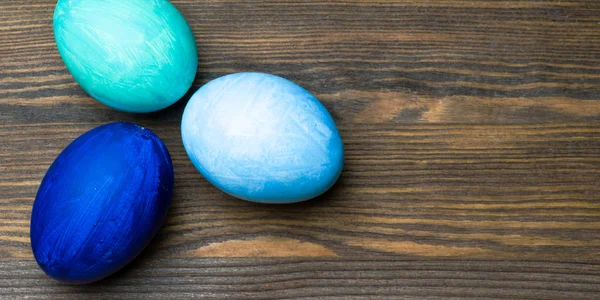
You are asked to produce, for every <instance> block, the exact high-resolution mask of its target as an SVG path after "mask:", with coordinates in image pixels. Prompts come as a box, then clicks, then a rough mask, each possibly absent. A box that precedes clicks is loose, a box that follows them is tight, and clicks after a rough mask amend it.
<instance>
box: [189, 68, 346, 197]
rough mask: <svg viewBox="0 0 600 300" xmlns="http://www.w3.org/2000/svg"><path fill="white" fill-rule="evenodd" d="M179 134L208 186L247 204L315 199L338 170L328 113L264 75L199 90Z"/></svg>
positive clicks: (338, 143)
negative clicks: (248, 202) (247, 202)
mask: <svg viewBox="0 0 600 300" xmlns="http://www.w3.org/2000/svg"><path fill="white" fill-rule="evenodd" d="M181 134H182V137H183V144H184V146H185V150H186V152H187V154H188V156H189V158H190V160H191V161H192V163H193V164H194V166H195V167H196V168H197V169H198V171H200V173H201V174H202V175H203V176H204V177H205V178H206V179H207V180H208V181H209V182H211V183H212V184H213V185H215V186H216V187H218V188H219V189H221V190H222V191H224V192H226V193H228V194H230V195H232V196H235V197H237V198H241V199H244V200H248V201H253V202H263V203H292V202H299V201H304V200H308V199H311V198H314V197H316V196H318V195H320V194H322V193H324V192H325V191H326V190H328V189H329V188H330V187H331V186H332V185H333V184H334V183H335V181H336V180H337V179H338V177H339V176H340V174H341V171H342V166H343V164H344V147H343V144H342V140H341V138H340V134H339V132H338V130H337V128H336V126H335V123H334V121H333V119H332V118H331V115H330V114H329V113H328V112H327V109H326V108H325V107H324V106H323V105H322V104H321V103H320V102H319V101H318V100H317V99H316V98H315V97H314V96H313V95H311V94H310V93H309V92H308V91H306V90H305V89H304V88H302V87H301V86H299V85H297V84H295V83H293V82H291V81H289V80H287V79H284V78H281V77H278V76H275V75H270V74H263V73H237V74H231V75H227V76H223V77H220V78H217V79H215V80H213V81H211V82H209V83H207V84H206V85H204V86H203V87H201V88H200V89H199V90H198V91H197V92H196V93H195V94H194V95H193V96H192V98H191V99H190V101H189V102H188V104H187V106H186V108H185V111H184V113H183V120H182V123H181Z"/></svg>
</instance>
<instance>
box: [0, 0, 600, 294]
mask: <svg viewBox="0 0 600 300" xmlns="http://www.w3.org/2000/svg"><path fill="white" fill-rule="evenodd" d="M124 1H125V0H124ZM55 2H56V1H55V0H23V1H8V0H6V1H2V3H1V4H0V298H1V299H19V298H25V297H29V298H28V299H38V298H63V297H64V298H65V299H77V298H82V299H110V298H114V299H122V298H124V297H126V298H135V299H173V298H186V297H190V298H191V297H206V298H207V299H210V298H216V299H232V298H243V299H282V298H297V297H298V298H302V297H314V298H319V299H358V298H361V299H362V298H368V299H380V298H381V299H383V298H395V299H398V298H405V299H418V298H427V299H458V298H460V299H462V298H486V299H491V298H494V299H497V298H509V299H534V298H535V299H600V232H599V229H600V187H599V184H600V101H599V100H600V2H599V1H597V0H579V1H577V0H573V1H568V0H567V1H559V0H556V1H482V0H475V1H459V0H456V1H441V0H440V1H433V0H430V1H418V0H397V1H392V0H377V1H368V0H362V1H361V0H333V1H330V0H327V1H325V0H322V1H308V0H300V1H296V0H285V1H265V0H250V1H242V0H235V1H234V0H203V1H201V0H176V1H173V3H174V4H175V5H176V6H177V7H178V8H179V9H180V10H181V11H182V13H183V14H184V15H185V17H186V18H187V19H188V21H189V22H190V24H191V26H192V29H193V31H194V33H195V35H196V38H197V41H198V46H199V50H200V65H199V67H198V76H197V79H196V81H195V83H194V86H193V88H192V92H193V91H195V90H196V89H197V88H198V87H200V86H201V85H202V84H204V83H206V82H207V81H209V80H211V79H214V78H216V77H218V76H221V75H224V74H227V73H232V72H239V71H262V72H269V73H274V74H278V75H281V76H284V77H287V78H290V79H292V80H294V81H296V82H297V83H299V84H300V85H302V86H304V87H305V88H306V89H308V90H309V91H311V92H313V93H314V94H315V95H316V96H317V97H318V98H319V99H320V100H321V101H322V102H323V103H324V105H325V106H326V107H327V108H328V109H329V110H330V112H331V114H332V115H333V117H334V118H335V120H336V122H337V124H338V126H339V129H340V131H341V134H342V136H343V138H344V143H345V147H346V157H347V159H346V166H345V170H344V173H343V176H342V178H341V179H340V181H339V183H338V184H337V185H336V186H335V187H334V188H333V189H332V190H331V191H330V192H328V193H326V194H325V195H324V196H321V197H319V198H318V199H315V200H313V201H309V202H306V203H302V204H296V205H285V206H267V205H259V204H252V203H247V202H243V201H239V200H235V199H233V198H231V197H228V196H226V195H224V194H222V193H220V192H219V191H218V190H217V189H215V188H214V187H212V186H210V185H209V184H208V183H207V182H206V181H205V180H204V179H203V178H202V176H201V175H200V174H199V173H198V172H197V171H196V170H195V169H194V167H193V166H192V164H191V163H190V161H189V160H188V158H187V156H186V154H185V152H184V150H183V146H182V143H181V136H180V132H179V124H180V119H181V114H182V112H183V108H184V107H185V103H186V100H187V98H189V96H190V95H191V92H190V93H189V94H188V95H187V96H186V97H185V99H183V100H181V101H179V102H178V103H177V104H175V105H174V106H172V107H170V108H168V109H166V110H164V111H161V112H158V113H152V114H146V115H133V114H127V113H122V112H118V111H115V110H112V109H109V108H107V107H105V106H103V105H101V104H99V103H98V102H96V101H95V100H93V99H92V98H90V97H89V96H88V95H87V94H86V93H85V92H83V91H82V90H81V88H80V87H79V86H78V85H77V84H76V83H75V82H74V81H73V79H72V77H71V76H70V74H69V73H68V72H67V70H66V69H65V66H64V64H63V63H62V61H61V59H60V57H59V55H58V52H57V50H56V48H55V44H54V39H53V35H52V14H53V8H54V4H55ZM113 121H133V122H136V123H138V124H140V125H143V126H145V127H148V128H150V129H152V130H153V131H155V132H156V133H157V134H158V135H159V136H160V137H161V138H162V139H163V140H164V141H165V143H166V144H167V146H168V148H169V150H170V151H171V154H172V156H173V160H174V165H175V172H176V182H175V195H174V199H173V204H172V207H171V209H170V211H169V214H168V219H167V221H166V223H165V224H164V226H163V228H162V229H161V231H160V232H159V234H158V236H157V237H156V238H155V239H154V240H153V242H152V243H151V246H149V248H148V249H147V250H146V251H144V252H143V254H142V255H141V256H140V257H139V258H138V259H136V260H135V261H134V262H133V263H132V264H131V265H130V266H128V267H126V268H125V269H124V270H123V271H121V272H119V273H117V275H115V276H112V277H110V278H108V279H106V280H103V281H101V282H99V283H96V284H92V285H87V286H67V285H62V284H59V283H57V282H55V281H53V280H51V279H49V278H48V277H46V276H45V275H44V274H43V272H42V271H41V270H40V269H39V268H38V267H37V265H36V263H35V261H34V260H33V258H32V254H31V250H30V245H29V234H28V232H29V217H30V212H31V205H32V201H33V198H34V196H35V193H36V191H37V187H38V184H39V182H40V180H41V178H42V176H43V175H44V173H45V171H46V169H47V168H48V166H49V165H50V163H51V162H52V161H53V160H54V158H55V157H56V156H57V155H58V153H59V152H60V151H61V150H62V149H63V148H64V147H65V146H66V145H67V144H68V143H69V142H71V141H72V140H73V139H74V138H76V137H77V136H79V135H80V134H81V133H83V132H85V131H87V130H89V129H91V128H93V127H95V126H97V125H100V124H103V123H107V122H113Z"/></svg>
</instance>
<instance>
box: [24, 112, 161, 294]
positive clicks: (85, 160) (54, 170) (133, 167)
mask: <svg viewBox="0 0 600 300" xmlns="http://www.w3.org/2000/svg"><path fill="white" fill-rule="evenodd" d="M172 191H173V165H172V163H171V157H170V156H169V153H168V151H167V148H166V147H165V145H164V144H163V143H162V141H161V140H160V139H159V138H158V137H157V136H156V135H154V133H152V132H151V131H150V130H148V129H145V128H142V127H139V126H137V125H135V124H132V123H112V124H107V125H103V126H100V127H97V128H95V129H92V130H90V131H88V132H87V133H85V134H83V135H82V136H80V137H79V138H77V139H76V140H75V141H73V142H72V143H71V144H70V145H69V146H67V147H66V148H65V149H64V150H63V151H62V152H61V153H60V155H59V156H58V157H57V158H56V160H55V161H54V163H52V165H51V166H50V168H49V169H48V171H47V173H46V175H45V177H44V179H43V180H42V183H41V185H40V187H39V190H38V193H37V196H36V199H35V202H34V205H33V212H32V216H31V247H32V249H33V254H34V256H35V259H36V260H37V262H38V264H39V265H40V267H41V268H42V269H43V270H44V272H46V273H47V274H48V275H50V276H51V277H53V278H55V279H57V280H59V281H65V282H70V283H87V282H92V281H96V280H99V279H101V278H104V277H106V276H108V275H110V274H112V273H114V272H116V271H117V270H119V269H120V268H121V267H123V266H124V265H125V264H127V263H128V262H129V261H131V260H132V259H133V258H135V256H136V255H137V254H138V253H139V252H140V251H142V249H143V248H144V247H145V246H146V245H147V244H148V243H149V242H150V240H151V239H152V237H153V236H154V235H155V233H156V232H157V230H158V229H159V227H160V226H161V224H162V222H163V219H164V218H165V216H166V213H167V208H168V207H169V203H170V202H171V195H172Z"/></svg>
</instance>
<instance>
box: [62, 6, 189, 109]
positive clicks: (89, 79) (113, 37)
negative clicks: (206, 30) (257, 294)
mask: <svg viewBox="0 0 600 300" xmlns="http://www.w3.org/2000/svg"><path fill="white" fill-rule="evenodd" d="M54 37H55V39H56V45H57V47H58V52H59V53H60V56H61V57H62V59H63V61H64V62H65V64H66V66H67V69H68V70H69V71H70V72H71V74H72V75H73V78H74V79H75V80H76V81H77V82H78V83H79V85H80V86H81V87H82V88H83V89H84V90H85V91H86V92H87V93H88V94H90V95H91V96H92V97H94V98H95V99H97V100H98V101H100V102H102V103H104V104H105V105H107V106H110V107H112V108H115V109H118V110H122V111H126V112H135V113H145V112H152V111H157V110H160V109H163V108H165V107H167V106H169V105H171V104H173V103H175V102H176V101H177V100H179V99H180V98H181V97H183V95H184V94H185V93H186V92H187V90H188V89H189V88H190V86H191V85H192V82H193V80H194V77H195V75H196V69H197V67H198V49H197V47H196V41H195V39H194V35H193V34H192V31H191V29H190V26H189V25H188V23H187V22H186V20H185V19H184V18H183V16H182V15H181V13H179V11H178V10H177V9H176V8H175V7H174V6H173V5H172V4H171V3H169V1H168V0H59V1H58V3H57V5H56V8H55V10H54Z"/></svg>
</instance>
